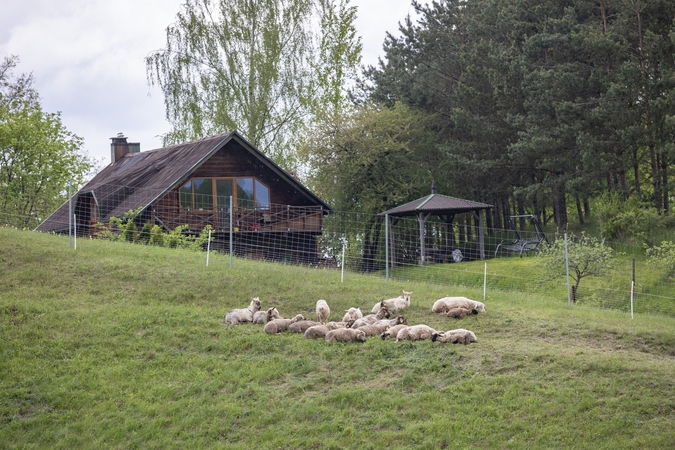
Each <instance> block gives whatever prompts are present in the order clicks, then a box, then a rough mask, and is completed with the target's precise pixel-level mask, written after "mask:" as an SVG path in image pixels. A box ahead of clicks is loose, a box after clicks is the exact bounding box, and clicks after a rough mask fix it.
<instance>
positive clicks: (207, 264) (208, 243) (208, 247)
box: [206, 230, 211, 267]
mask: <svg viewBox="0 0 675 450" xmlns="http://www.w3.org/2000/svg"><path fill="white" fill-rule="evenodd" d="M209 253H211V230H209V241H208V242H207V243H206V267H209Z"/></svg>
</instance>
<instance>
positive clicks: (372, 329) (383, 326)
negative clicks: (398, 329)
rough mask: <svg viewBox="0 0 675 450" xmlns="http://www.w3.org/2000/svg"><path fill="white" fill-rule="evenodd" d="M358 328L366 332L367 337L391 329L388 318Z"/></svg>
mask: <svg viewBox="0 0 675 450" xmlns="http://www.w3.org/2000/svg"><path fill="white" fill-rule="evenodd" d="M357 329H358V330H362V331H363V332H364V333H366V336H367V337H370V336H379V335H381V334H382V333H384V332H385V331H387V330H388V329H389V322H387V321H386V320H382V321H379V322H375V323H374V324H372V325H364V326H362V327H359V328H357Z"/></svg>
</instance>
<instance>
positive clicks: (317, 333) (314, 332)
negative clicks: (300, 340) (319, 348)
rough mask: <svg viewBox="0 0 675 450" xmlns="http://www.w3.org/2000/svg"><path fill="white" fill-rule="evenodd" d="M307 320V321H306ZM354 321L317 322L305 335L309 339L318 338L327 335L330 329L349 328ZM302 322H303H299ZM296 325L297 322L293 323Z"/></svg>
mask: <svg viewBox="0 0 675 450" xmlns="http://www.w3.org/2000/svg"><path fill="white" fill-rule="evenodd" d="M305 322H306V321H305ZM353 322H354V321H353V320H352V321H349V322H328V323H326V324H325V325H322V324H317V325H314V326H311V327H309V328H307V329H306V330H305V337H306V338H307V339H318V338H323V337H326V333H328V332H329V331H330V330H337V329H338V328H349V327H350V326H351V324H352V323H353ZM297 323H302V322H297ZM293 325H295V324H293ZM289 328H290V327H289Z"/></svg>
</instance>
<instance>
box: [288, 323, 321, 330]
mask: <svg viewBox="0 0 675 450" xmlns="http://www.w3.org/2000/svg"><path fill="white" fill-rule="evenodd" d="M315 325H321V324H320V323H319V322H315V321H313V320H300V321H298V322H294V323H292V324H290V325H289V326H288V331H290V332H291V333H304V332H305V331H307V328H309V327H313V326H315Z"/></svg>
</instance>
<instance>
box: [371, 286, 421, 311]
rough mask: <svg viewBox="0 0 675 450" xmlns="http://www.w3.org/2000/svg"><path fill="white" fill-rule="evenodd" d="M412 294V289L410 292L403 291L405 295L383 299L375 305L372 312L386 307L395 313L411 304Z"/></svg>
mask: <svg viewBox="0 0 675 450" xmlns="http://www.w3.org/2000/svg"><path fill="white" fill-rule="evenodd" d="M411 296H412V291H410V292H407V291H403V295H399V296H398V297H396V298H390V299H388V300H382V301H381V302H377V303H376V304H375V306H373V310H372V312H373V313H376V312H377V311H379V310H380V308H382V307H385V308H387V309H388V310H389V311H390V312H392V313H395V312H396V311H399V310H401V309H403V308H407V307H409V306H410V297H411Z"/></svg>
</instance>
